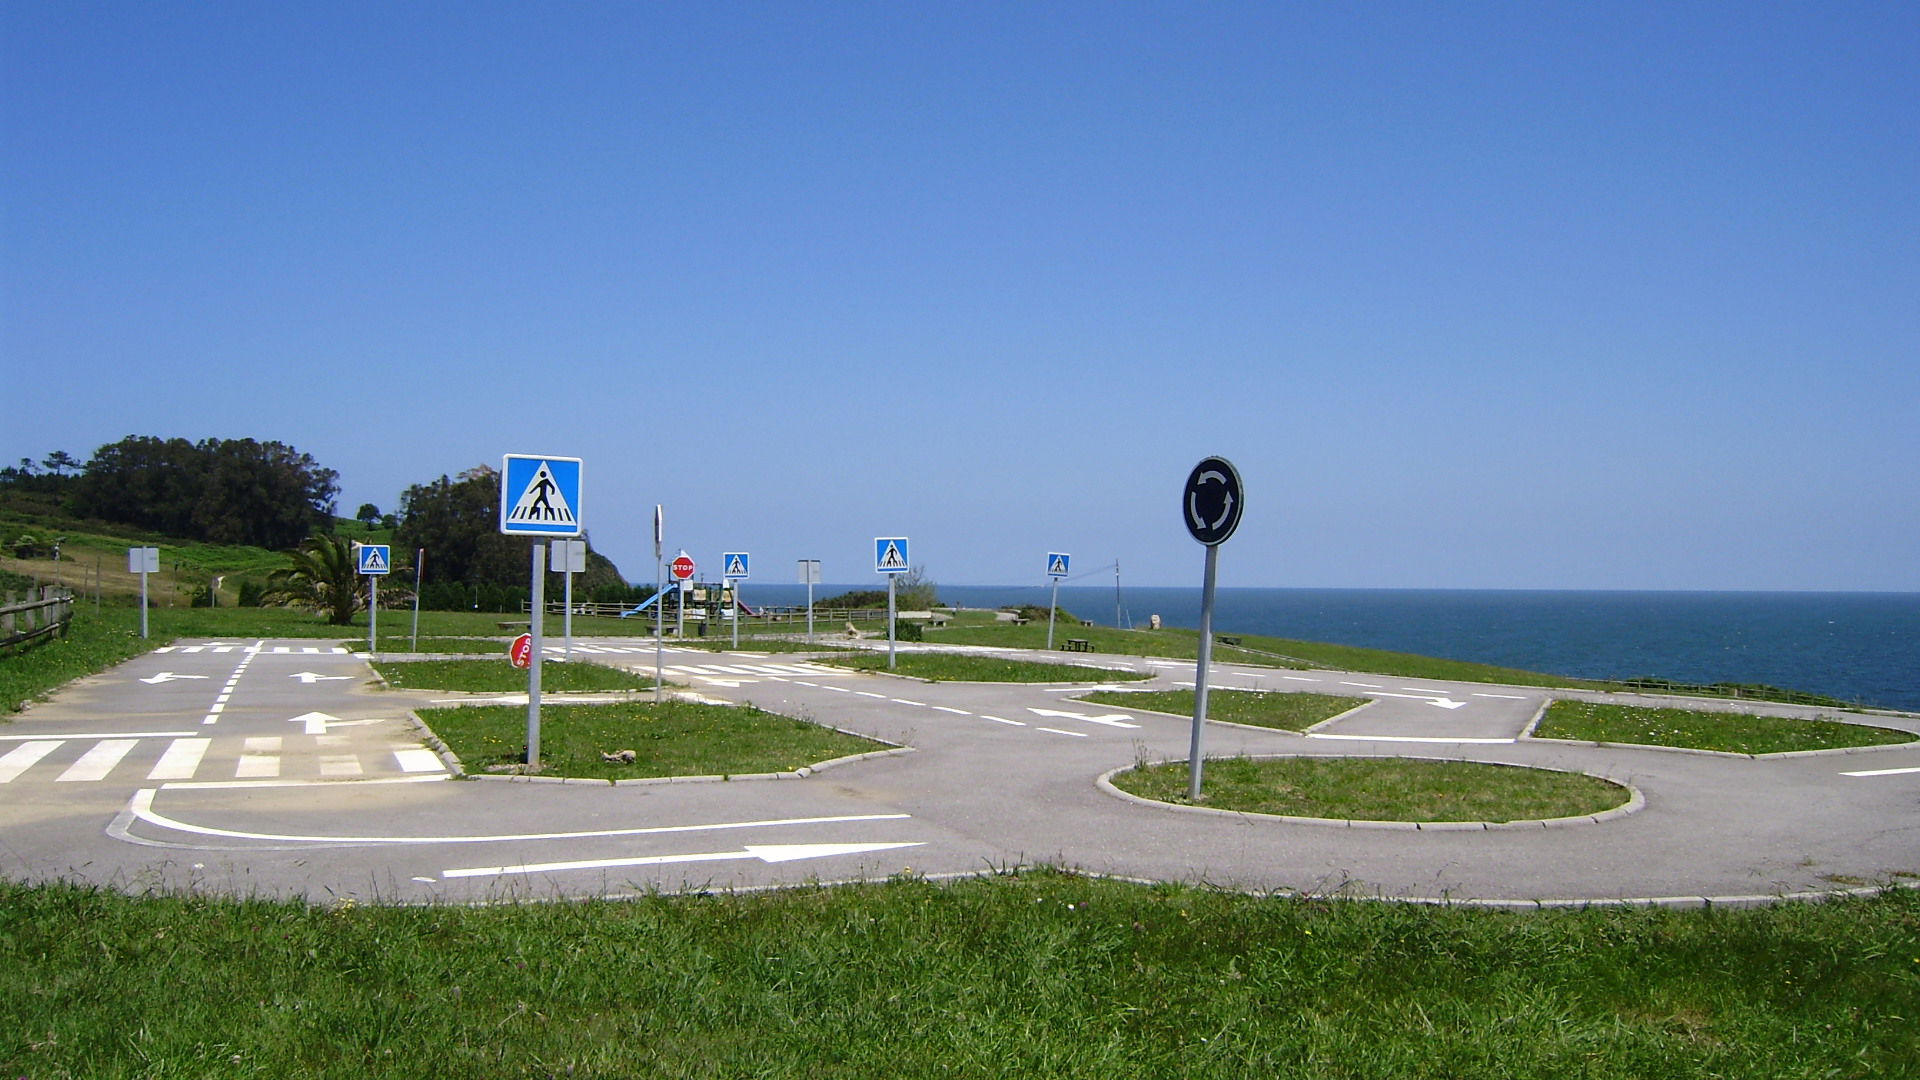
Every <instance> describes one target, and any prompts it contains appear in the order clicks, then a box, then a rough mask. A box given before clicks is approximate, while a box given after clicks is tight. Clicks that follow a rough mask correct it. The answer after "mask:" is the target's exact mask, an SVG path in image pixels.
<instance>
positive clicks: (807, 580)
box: [800, 559, 820, 645]
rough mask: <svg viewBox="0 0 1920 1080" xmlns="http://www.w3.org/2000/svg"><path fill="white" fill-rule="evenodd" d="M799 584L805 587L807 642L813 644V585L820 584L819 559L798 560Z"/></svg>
mask: <svg viewBox="0 0 1920 1080" xmlns="http://www.w3.org/2000/svg"><path fill="white" fill-rule="evenodd" d="M800 584H802V585H805V586H806V587H807V644H808V645H812V644H813V587H814V586H815V585H818V584H820V560H819V559H801V560H800Z"/></svg>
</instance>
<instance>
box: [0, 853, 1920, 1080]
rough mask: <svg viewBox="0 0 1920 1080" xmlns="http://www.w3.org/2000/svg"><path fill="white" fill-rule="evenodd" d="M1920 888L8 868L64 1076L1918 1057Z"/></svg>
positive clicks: (1505, 1066)
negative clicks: (1656, 889) (580, 883)
mask: <svg viewBox="0 0 1920 1080" xmlns="http://www.w3.org/2000/svg"><path fill="white" fill-rule="evenodd" d="M1917 936H1920V896H1916V895H1915V894H1913V893H1912V892H1907V891H1898V892H1895V893H1891V894H1888V895H1885V896H1881V897H1878V898H1875V899H1865V900H1835V901H1831V902H1828V903H1821V904H1786V905H1776V906H1772V907H1768V908H1763V909H1756V910H1726V909H1721V910H1711V911H1668V910H1644V909H1615V908H1602V909H1594V910H1588V911H1542V912H1526V913H1519V912H1497V911H1480V910H1473V909H1467V908H1426V907H1417V906H1411V905H1401V904H1377V903H1362V902H1346V901H1329V900H1314V899H1291V898H1284V897H1254V896H1244V895H1235V894H1230V893H1222V892H1214V891H1209V890H1205V889H1199V888H1184V887H1174V886H1158V887H1148V886H1139V885H1131V884H1126V883H1121V882H1112V881H1100V880H1092V879H1086V878H1080V877H1075V876H1072V875H1069V874H1061V873H1052V872H1034V873H1025V874H1020V875H1017V876H1015V875H1000V876H995V877H991V878H987V879H981V880H967V881H960V882H954V883H951V884H945V885H941V884H933V883H928V882H925V881H919V880H914V879H912V878H910V877H902V878H898V879H896V880H893V881H889V882H884V883H878V884H873V885H865V886H857V887H838V888H811V889H797V890H789V891H781V892H773V893H758V894H746V895H739V896H725V895H722V896H699V897H669V896H648V897H642V898H640V899H637V900H633V901H626V902H606V901H600V902H584V903H569V904H542V905H521V906H499V907H472V908H452V907H427V908H403V907H353V906H348V905H344V904H342V905H337V906H334V907H309V906H305V905H301V904H292V903H281V902H275V901H271V900H265V899H245V900H232V901H228V900H208V899H200V898H186V897H178V896H154V897H147V898H133V897H128V896H125V895H121V894H118V893H114V892H110V891H106V890H101V889H94V888H84V887H77V886H69V885H57V884H56V885H45V886H22V885H16V884H0V1067H3V1068H4V1073H0V1075H5V1076H6V1077H8V1078H12V1077H15V1076H28V1077H33V1078H35V1080H58V1078H66V1077H89V1078H106V1080H113V1078H121V1077H128V1078H131V1077H161V1078H171V1077H202V1076H206V1077H226V1076H235V1077H253V1076H258V1077H292V1076H299V1077H314V1078H320V1080H334V1078H347V1077H356V1078H357V1077H374V1076H391V1077H403V1076H404V1077H417V1076H431V1077H441V1078H449V1080H452V1078H465V1077H543V1078H544V1077H550V1076H556V1077H565V1076H575V1077H615V1076H657V1077H663V1078H691V1077H734V1076H752V1077H765V1078H789V1077H793V1078H804V1080H838V1078H849V1080H852V1078H859V1080H867V1078H871V1077H887V1078H889V1080H896V1078H904V1080H912V1078H921V1077H946V1076H965V1077H1022V1078H1035V1080H1049V1078H1056V1077H1086V1078H1098V1080H1111V1078H1114V1077H1166V1078H1182V1080H1184V1078H1212V1077H1233V1078H1242V1077H1244V1078H1261V1080H1268V1078H1274V1080H1292V1078H1313V1080H1321V1078H1331V1080H1360V1078H1366V1080H1402V1078H1419V1080H1450V1078H1456V1077H1476V1078H1477V1077H1500V1078H1503V1080H1506V1078H1511V1080H1563V1078H1568V1077H1578V1078H1580V1080H1643V1078H1648V1077H1660V1078H1696V1077H1697V1078H1709V1077H1718V1078H1728V1077H1738V1078H1746V1077H1793V1078H1811V1077H1829V1076H1831V1077H1851V1078H1865V1077H1897V1076H1911V1075H1912V1074H1913V1066H1914V1062H1916V1061H1920V1025H1916V1024H1914V1022H1913V1019H1914V1018H1915V1017H1916V1016H1920V949H1916V948H1915V946H1914V942H1915V939H1916V937H1917Z"/></svg>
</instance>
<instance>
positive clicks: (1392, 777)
mask: <svg viewBox="0 0 1920 1080" xmlns="http://www.w3.org/2000/svg"><path fill="white" fill-rule="evenodd" d="M1201 778H1202V781H1203V785H1202V788H1201V793H1200V795H1201V802H1202V803H1203V804H1204V805H1206V806H1210V807H1213V808H1214V809H1217V810H1238V811H1242V812H1245V813H1252V814H1285V815H1289V816H1292V817H1317V818H1335V819H1338V820H1345V821H1419V822H1440V821H1496V822H1498V821H1538V820H1541V819H1545V818H1561V817H1579V816H1582V815H1586V814H1597V813H1599V812H1601V811H1602V810H1611V809H1613V808H1614V807H1616V806H1621V805H1624V804H1625V803H1626V802H1627V800H1628V799H1629V798H1630V797H1631V796H1630V795H1629V793H1628V791H1627V789H1626V788H1623V787H1621V786H1620V785H1618V784H1615V783H1612V782H1610V781H1606V780H1602V779H1600V778H1598V777H1594V776H1586V775H1584V774H1582V773H1568V772H1554V771H1551V770H1547V769H1528V768H1522V767H1520V766H1517V765H1488V764H1482V763H1480V762H1473V761H1429V760H1425V759H1421V758H1321V757H1289V758H1265V759H1260V760H1255V759H1252V758H1243V757H1235V758H1209V759H1207V763H1206V768H1205V769H1204V770H1202V774H1201ZM1113 784H1114V786H1115V787H1117V788H1119V789H1120V790H1122V791H1125V792H1127V793H1128V794H1131V795H1138V796H1140V797H1141V798H1143V799H1155V800H1158V801H1160V802H1167V803H1187V802H1188V799H1187V788H1188V769H1187V763H1186V762H1184V761H1182V762H1174V763H1170V764H1166V765H1150V766H1146V767H1143V768H1137V769H1130V770H1128V771H1126V772H1123V773H1119V774H1117V775H1115V776H1114V778H1113Z"/></svg>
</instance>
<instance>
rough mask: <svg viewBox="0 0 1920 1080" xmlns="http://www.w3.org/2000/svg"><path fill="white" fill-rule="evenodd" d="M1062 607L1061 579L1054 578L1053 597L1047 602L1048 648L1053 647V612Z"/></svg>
mask: <svg viewBox="0 0 1920 1080" xmlns="http://www.w3.org/2000/svg"><path fill="white" fill-rule="evenodd" d="M1059 609H1060V579H1059V578H1054V579H1053V599H1052V600H1049V601H1048V602H1047V648H1049V649H1051V648H1053V614H1054V612H1056V611H1058V610H1059Z"/></svg>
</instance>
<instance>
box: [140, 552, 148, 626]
mask: <svg viewBox="0 0 1920 1080" xmlns="http://www.w3.org/2000/svg"><path fill="white" fill-rule="evenodd" d="M146 637H147V568H146V564H145V563H141V564H140V638H141V640H143V641H144V640H146Z"/></svg>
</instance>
